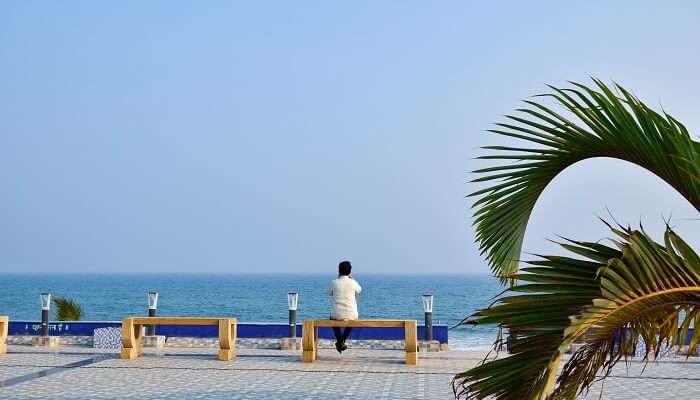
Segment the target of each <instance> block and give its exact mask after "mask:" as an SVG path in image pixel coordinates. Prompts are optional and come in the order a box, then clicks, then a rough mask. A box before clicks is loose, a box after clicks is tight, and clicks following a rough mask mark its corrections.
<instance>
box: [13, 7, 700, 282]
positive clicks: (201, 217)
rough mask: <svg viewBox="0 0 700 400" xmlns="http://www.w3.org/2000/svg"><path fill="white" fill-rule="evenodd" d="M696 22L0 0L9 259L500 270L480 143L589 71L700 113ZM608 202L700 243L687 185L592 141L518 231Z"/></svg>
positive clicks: (548, 229)
mask: <svg viewBox="0 0 700 400" xmlns="http://www.w3.org/2000/svg"><path fill="white" fill-rule="evenodd" d="M572 3H573V4H572ZM613 3H614V4H613ZM664 3H665V4H664ZM699 20H700V3H697V2H695V1H677V2H652V1H649V2H642V1H619V2H607V1H587V2H560V1H557V2H538V1H534V2H484V1H479V2H477V1H472V2H469V1H455V2H449V1H440V2H425V1H395V2H392V1H386V2H376V1H367V2H363V1H353V2H322V1H318V2H311V1H300V2H282V1H280V2H232V1H223V2H217V1H207V2H177V1H149V2H143V1H120V2H92V1H85V2H80V1H64V2H42V1H3V2H0V188H1V192H0V272H11V273H25V272H30V273H63V272H70V273H142V272H149V273H170V272H177V273H190V272H192V273H264V272H266V273H273V272H286V273H319V272H328V271H334V270H335V268H336V266H337V263H338V261H340V260H343V259H349V260H351V261H352V262H353V265H354V269H355V272H356V273H360V274H361V273H395V274H408V273H455V274H488V273H489V269H488V267H487V265H486V263H485V262H484V260H483V258H482V257H481V256H480V255H479V252H478V250H477V246H476V245H475V243H474V232H473V228H472V226H471V211H470V202H471V200H469V199H465V195H467V194H468V193H470V192H472V191H474V190H475V189H476V187H475V186H474V185H473V184H470V183H469V180H470V179H471V178H472V177H473V175H472V174H471V173H470V171H471V170H473V169H475V168H478V167H479V166H481V164H480V163H479V162H478V161H476V160H474V158H475V157H477V156H478V155H480V154H482V153H483V151H481V150H479V146H483V145H488V144H495V143H504V142H503V139H500V138H497V137H494V135H492V134H489V133H487V132H486V129H488V128H490V127H492V126H493V125H492V124H493V123H495V122H499V121H502V118H503V117H502V115H503V114H507V113H509V112H511V111H512V110H513V109H515V108H517V107H519V106H520V104H519V101H520V100H522V99H525V98H528V97H529V96H532V95H535V94H538V93H542V92H544V91H546V85H547V84H555V85H565V84H566V82H567V81H569V80H574V81H580V82H586V81H587V80H588V79H589V77H590V76H596V77H599V78H601V79H604V80H606V81H607V82H612V81H615V82H618V83H620V84H622V85H624V86H625V87H627V88H629V89H630V90H631V91H632V92H634V93H635V94H636V95H637V96H639V97H640V98H641V99H642V100H643V101H645V102H647V103H648V104H649V105H650V106H652V107H654V108H656V109H661V108H662V107H663V109H664V110H666V111H667V112H669V113H671V114H672V115H674V116H675V117H676V118H677V119H679V120H680V121H682V122H683V123H685V125H686V126H687V127H688V129H689V130H690V131H691V133H697V132H698V130H699V129H700V113H698V109H699V106H700V98H699V97H698V93H700V79H698V76H697V73H698V71H700V47H699V46H698V43H700V24H698V23H697V22H698V21H699ZM608 210H610V212H611V213H612V214H613V215H614V217H615V218H616V219H617V220H619V221H621V222H624V223H630V224H637V223H639V222H640V221H641V222H643V223H644V225H645V227H646V228H647V229H648V230H649V231H650V233H652V234H656V235H657V236H658V234H659V233H661V231H662V228H663V223H664V222H663V221H664V219H665V218H666V219H668V218H671V222H672V225H673V226H674V227H675V228H676V229H677V230H678V231H679V232H680V233H681V234H682V235H684V236H685V237H686V239H687V240H688V241H689V242H690V243H692V244H695V245H699V244H700V240H698V239H699V236H698V234H700V228H699V227H698V221H697V217H698V215H697V212H696V211H695V210H694V209H693V208H692V207H690V205H688V204H687V203H686V202H685V201H684V200H683V199H682V198H681V197H680V195H678V194H677V193H675V192H674V191H673V189H671V188H670V187H668V186H667V185H665V184H664V183H662V182H661V181H660V180H659V179H658V178H656V177H654V176H652V175H650V174H649V173H647V172H645V171H643V170H641V169H639V168H637V167H634V166H630V165H627V164H624V163H622V162H619V161H613V160H603V159H600V160H591V161H588V162H584V163H580V164H577V165H575V166H573V167H571V168H570V169H568V170H566V171H565V172H564V173H562V174H561V175H560V176H558V177H557V178H556V179H555V181H554V182H552V184H551V185H550V186H549V187H548V188H547V190H546V192H545V193H544V195H543V196H542V197H541V199H540V201H539V202H538V204H537V206H536V208H535V210H534V212H533V215H532V219H531V223H530V225H529V228H528V231H527V236H526V240H525V246H524V249H525V250H526V251H528V252H543V251H547V252H561V251H560V250H559V249H558V248H556V246H555V245H553V244H552V243H551V242H549V239H554V238H556V237H557V235H564V236H570V237H573V238H577V239H586V240H598V239H602V238H604V237H606V236H609V235H608V232H607V231H606V229H605V228H604V227H603V226H602V224H601V223H600V222H599V221H598V220H597V217H599V216H602V217H606V216H607V215H608Z"/></svg>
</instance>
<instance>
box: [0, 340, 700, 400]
mask: <svg viewBox="0 0 700 400" xmlns="http://www.w3.org/2000/svg"><path fill="white" fill-rule="evenodd" d="M8 350H9V352H8V354H7V355H5V356H4V357H2V358H0V381H1V382H2V383H0V399H3V400H5V399H7V400H10V399H56V400H63V399H66V400H68V399H72V400H73V399H75V400H78V399H285V400H296V399H299V400H301V399H450V398H452V390H451V386H450V381H451V379H452V376H453V375H454V374H455V373H456V372H458V371H461V370H464V369H465V368H468V367H470V366H473V365H476V363H478V362H479V361H480V360H481V356H482V354H481V353H475V352H462V351H449V352H441V353H429V354H425V353H421V354H420V355H421V357H423V358H422V359H421V360H420V363H419V365H418V366H406V365H404V364H403V352H401V351H392V350H350V351H349V352H348V353H346V354H345V355H343V356H339V355H338V354H337V353H335V352H334V351H332V350H321V352H320V360H319V361H318V362H316V363H314V364H302V363H300V362H299V355H298V353H296V352H284V351H280V350H259V349H240V350H239V356H238V358H237V359H236V361H233V362H221V361H218V360H216V350H215V349H166V350H165V351H164V352H161V353H157V352H156V351H155V350H149V349H146V354H145V355H144V356H143V357H142V358H140V359H138V360H134V361H122V360H120V359H119V358H118V357H117V354H116V353H115V352H114V351H111V352H110V351H105V352H99V351H96V350H94V349H91V348H82V347H63V348H60V349H58V350H52V349H44V348H33V347H28V346H10V347H9V349H8ZM680 360H682V359H679V360H676V361H664V362H660V363H656V364H650V365H649V366H648V367H647V370H646V372H645V373H644V375H642V376H641V377H640V376H639V372H640V369H641V367H642V364H640V363H636V362H635V363H632V365H631V366H630V369H629V373H627V371H626V369H625V367H624V366H621V367H620V368H618V369H617V370H616V371H615V373H614V374H613V376H612V377H611V378H609V379H608V380H607V382H606V384H605V392H604V395H603V398H604V399H616V400H624V399H634V400H640V399H676V400H680V399H696V398H700V363H698V362H695V361H692V362H684V361H680ZM599 389H600V388H599V387H596V388H595V389H594V390H593V392H592V393H591V394H590V395H589V396H587V398H590V399H597V398H598V395H599Z"/></svg>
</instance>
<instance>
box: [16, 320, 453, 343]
mask: <svg viewBox="0 0 700 400" xmlns="http://www.w3.org/2000/svg"><path fill="white" fill-rule="evenodd" d="M106 327H121V322H120V321H84V322H71V321H67V322H58V321H55V322H51V323H50V324H49V333H50V334H51V335H52V336H68V335H74V336H92V334H93V330H95V329H97V328H106ZM288 332H289V325H288V324H276V323H254V322H245V323H241V322H239V323H238V337H239V338H283V337H287V335H288ZM9 334H10V335H39V334H41V323H40V322H39V321H10V325H9ZM156 334H158V335H164V336H171V337H218V336H219V328H218V327H216V326H195V325H158V326H157V327H156ZM318 334H319V336H320V337H321V338H324V339H332V338H333V337H334V336H333V331H332V330H331V328H320V329H319V331H318ZM297 336H298V337H301V324H298V325H297ZM350 338H351V339H366V340H401V339H403V338H404V331H403V328H354V329H353V331H352V335H350ZM423 338H425V327H424V326H422V325H419V326H418V339H419V340H423ZM433 339H435V340H437V341H439V342H440V343H447V325H434V326H433Z"/></svg>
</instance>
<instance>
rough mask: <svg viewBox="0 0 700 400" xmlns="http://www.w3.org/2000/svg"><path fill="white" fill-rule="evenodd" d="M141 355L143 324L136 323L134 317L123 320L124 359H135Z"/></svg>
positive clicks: (122, 355)
mask: <svg viewBox="0 0 700 400" xmlns="http://www.w3.org/2000/svg"><path fill="white" fill-rule="evenodd" d="M140 355H141V325H136V324H134V321H133V320H132V319H129V318H127V319H125V320H124V322H122V351H121V358H122V359H123V360H133V359H135V358H138V357H139V356H140Z"/></svg>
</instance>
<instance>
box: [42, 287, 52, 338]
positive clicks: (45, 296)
mask: <svg viewBox="0 0 700 400" xmlns="http://www.w3.org/2000/svg"><path fill="white" fill-rule="evenodd" d="M39 298H40V299H41V336H49V310H50V309H51V293H42V294H41V295H39Z"/></svg>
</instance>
